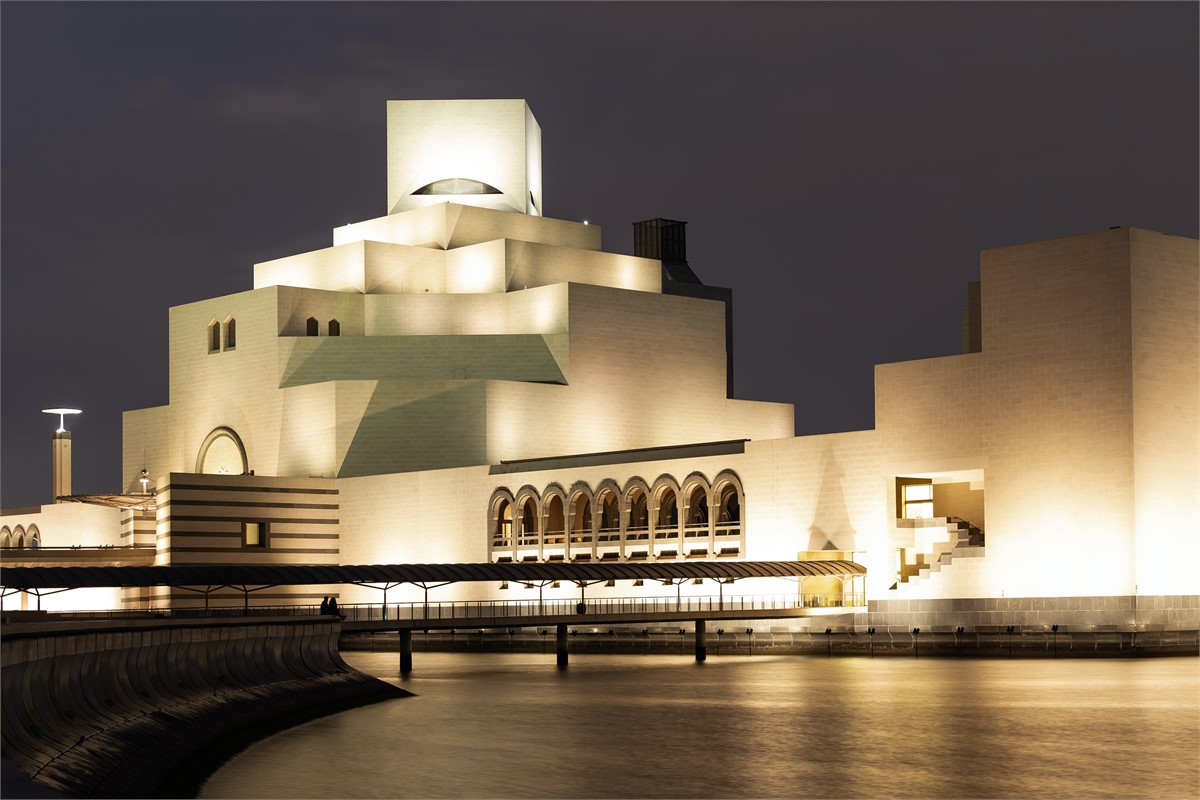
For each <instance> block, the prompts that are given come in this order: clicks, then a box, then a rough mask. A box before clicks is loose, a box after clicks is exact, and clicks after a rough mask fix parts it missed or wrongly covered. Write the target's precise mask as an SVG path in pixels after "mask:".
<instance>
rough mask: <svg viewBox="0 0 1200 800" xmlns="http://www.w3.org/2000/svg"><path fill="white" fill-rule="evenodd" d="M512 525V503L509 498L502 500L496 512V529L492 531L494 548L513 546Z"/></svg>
mask: <svg viewBox="0 0 1200 800" xmlns="http://www.w3.org/2000/svg"><path fill="white" fill-rule="evenodd" d="M512 525H513V510H512V503H510V502H508V501H507V500H501V501H500V508H499V509H498V510H497V514H496V529H495V530H494V531H492V547H493V548H510V547H512Z"/></svg>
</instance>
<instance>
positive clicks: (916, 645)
mask: <svg viewBox="0 0 1200 800" xmlns="http://www.w3.org/2000/svg"><path fill="white" fill-rule="evenodd" d="M920 635H921V629H920V628H913V658H920V657H921V645H920V641H921V640H920V639H919V638H918V637H919V636H920Z"/></svg>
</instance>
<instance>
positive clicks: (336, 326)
mask: <svg viewBox="0 0 1200 800" xmlns="http://www.w3.org/2000/svg"><path fill="white" fill-rule="evenodd" d="M329 335H330V336H341V335H342V323H340V322H338V321H337V320H336V319H331V320H329Z"/></svg>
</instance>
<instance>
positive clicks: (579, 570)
mask: <svg viewBox="0 0 1200 800" xmlns="http://www.w3.org/2000/svg"><path fill="white" fill-rule="evenodd" d="M866 574H867V569H866V567H864V566H862V565H861V564H856V563H854V562H853V561H691V562H688V561H672V562H665V563H628V562H625V563H620V562H618V563H612V564H605V563H587V564H576V563H565V562H563V563H559V562H530V563H512V564H509V563H503V564H370V565H359V566H293V565H286V566H285V565H239V564H221V565H205V566H168V567H140V566H130V567H0V586H3V587H4V588H5V589H6V590H9V591H27V590H41V589H81V588H95V587H118V586H120V587H124V586H130V587H133V586H137V587H141V586H207V587H213V586H305V585H314V584H327V583H354V584H370V583H386V584H392V583H411V584H414V585H418V586H419V585H422V584H427V583H438V584H444V583H455V582H459V581H476V582H477V581H525V582H532V583H539V582H542V581H571V582H574V583H583V584H585V585H586V584H591V583H595V582H597V581H608V580H638V579H642V580H656V581H675V580H681V581H682V580H693V579H696V578H712V579H725V580H730V579H732V580H737V579H740V578H787V577H792V578H813V577H836V578H843V579H845V578H860V577H862V576H864V575H866Z"/></svg>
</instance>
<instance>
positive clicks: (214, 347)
mask: <svg viewBox="0 0 1200 800" xmlns="http://www.w3.org/2000/svg"><path fill="white" fill-rule="evenodd" d="M208 352H210V353H219V352H221V326H220V325H218V324H217V321H216V320H215V319H214V320H213V321H212V322H210V323H208Z"/></svg>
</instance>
